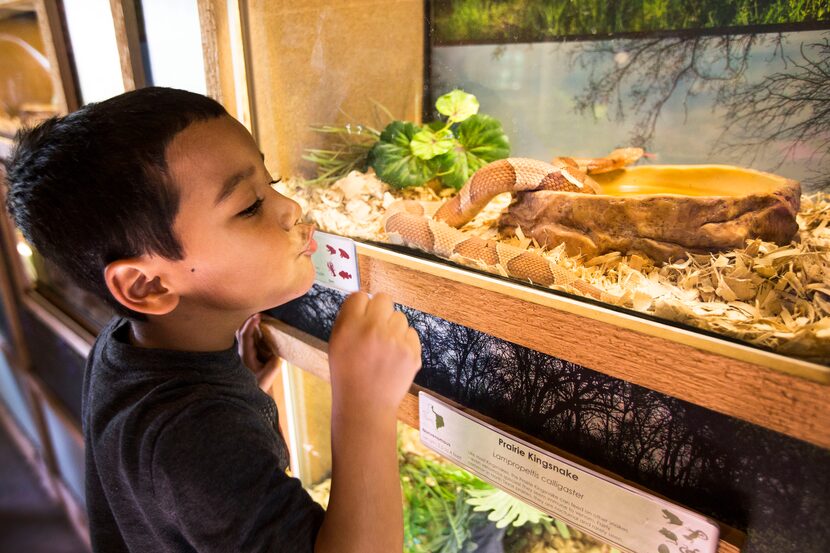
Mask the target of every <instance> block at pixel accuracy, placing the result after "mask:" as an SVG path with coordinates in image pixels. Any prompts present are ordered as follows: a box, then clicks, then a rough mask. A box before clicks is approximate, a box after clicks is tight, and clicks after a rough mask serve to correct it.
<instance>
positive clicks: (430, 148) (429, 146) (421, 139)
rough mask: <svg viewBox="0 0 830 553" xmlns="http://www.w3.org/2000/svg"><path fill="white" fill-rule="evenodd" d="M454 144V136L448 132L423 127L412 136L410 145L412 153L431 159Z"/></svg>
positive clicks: (448, 149) (447, 150)
mask: <svg viewBox="0 0 830 553" xmlns="http://www.w3.org/2000/svg"><path fill="white" fill-rule="evenodd" d="M455 145H456V141H455V138H453V136H452V134H451V133H450V132H444V133H439V132H435V131H433V130H432V129H430V128H425V129H422V130H420V131H418V132H417V133H415V136H413V137H412V142H411V144H410V147H411V148H412V153H413V154H415V155H416V156H417V157H419V158H421V159H432V158H434V157H435V156H440V155H441V154H446V153H447V152H449V151H450V150H452V148H453V146H455Z"/></svg>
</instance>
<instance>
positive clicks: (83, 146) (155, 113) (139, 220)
mask: <svg viewBox="0 0 830 553" xmlns="http://www.w3.org/2000/svg"><path fill="white" fill-rule="evenodd" d="M226 114H227V112H226V111H225V109H224V108H223V107H222V106H221V104H219V103H217V102H216V101H214V100H212V99H210V98H207V97H205V96H202V95H200V94H195V93H192V92H187V91H184V90H176V89H172V88H160V87H150V88H142V89H139V90H134V91H131V92H127V93H125V94H121V95H119V96H116V97H114V98H111V99H109V100H105V101H103V102H99V103H93V104H89V105H86V106H84V107H83V108H81V109H79V110H78V111H76V112H73V113H70V114H69V115H66V116H64V117H53V118H51V119H49V120H47V121H45V122H43V123H41V124H40V125H38V126H36V127H34V128H33V129H28V130H22V131H20V132H18V134H17V137H16V146H15V149H14V151H13V153H12V156H11V158H10V159H9V161H8V163H7V181H8V194H7V197H6V207H7V208H8V210H9V213H10V214H11V215H12V217H13V219H14V221H15V223H16V224H17V226H18V227H19V228H20V230H21V231H22V232H23V236H24V237H25V238H26V240H28V241H29V243H31V244H32V245H33V246H34V247H35V249H37V251H38V252H39V253H40V254H41V255H43V256H44V257H46V258H48V259H50V260H51V261H53V262H54V263H55V264H56V265H57V266H58V267H59V268H61V269H63V270H64V271H65V272H66V273H67V274H69V276H70V277H72V278H73V279H74V280H75V281H76V282H77V283H78V284H79V285H80V286H82V287H83V288H85V289H87V290H89V291H91V292H93V293H94V294H96V295H98V296H99V297H101V298H103V299H104V300H106V301H107V302H108V303H109V304H110V305H112V306H113V307H114V308H115V309H116V310H117V311H118V312H119V313H121V314H124V315H127V316H130V317H133V318H142V317H141V316H140V315H139V314H137V313H134V312H132V311H131V310H129V309H127V308H126V307H124V306H122V305H121V304H120V303H118V302H117V301H116V300H115V298H113V297H112V295H111V294H110V292H109V290H108V289H107V285H106V283H105V281H104V268H105V267H106V266H107V265H108V264H109V263H111V262H113V261H116V260H118V259H127V258H130V257H135V256H139V255H142V254H155V255H160V256H163V257H166V258H168V259H181V258H182V257H183V254H184V252H183V249H182V245H181V242H180V241H179V239H178V237H177V236H176V235H175V233H174V231H173V222H174V219H175V217H176V214H177V212H178V208H179V190H178V189H177V187H176V186H175V185H174V183H173V182H172V179H171V178H170V176H169V174H168V171H167V163H166V161H165V155H164V154H165V149H166V148H167V145H168V144H169V143H170V141H171V140H172V138H173V137H174V136H175V135H176V134H177V133H179V132H181V131H182V130H184V129H185V128H186V127H187V126H188V125H190V124H191V123H194V122H196V121H205V120H209V119H214V118H217V117H220V116H222V115H226Z"/></svg>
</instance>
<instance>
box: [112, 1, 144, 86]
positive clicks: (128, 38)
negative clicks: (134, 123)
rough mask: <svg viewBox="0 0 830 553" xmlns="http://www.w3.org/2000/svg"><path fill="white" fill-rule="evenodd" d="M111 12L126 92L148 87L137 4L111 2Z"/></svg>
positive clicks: (131, 2) (132, 2)
mask: <svg viewBox="0 0 830 553" xmlns="http://www.w3.org/2000/svg"><path fill="white" fill-rule="evenodd" d="M110 10H112V22H113V26H114V28H115V42H116V44H117V45H118V59H119V61H120V62H121V78H122V79H123V81H124V90H125V91H130V90H135V89H136V88H143V87H145V86H146V85H147V78H146V76H145V72H144V60H143V59H142V57H141V41H140V40H139V36H138V15H137V14H136V10H135V2H134V1H133V0H110Z"/></svg>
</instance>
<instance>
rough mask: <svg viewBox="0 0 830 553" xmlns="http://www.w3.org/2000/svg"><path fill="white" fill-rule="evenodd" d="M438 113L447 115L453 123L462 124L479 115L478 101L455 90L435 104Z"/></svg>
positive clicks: (461, 91) (470, 95)
mask: <svg viewBox="0 0 830 553" xmlns="http://www.w3.org/2000/svg"><path fill="white" fill-rule="evenodd" d="M435 109H437V110H438V113H440V114H442V115H446V116H447V117H448V118H449V120H450V121H451V122H453V123H460V122H461V121H464V120H465V119H467V118H468V117H470V116H472V115H475V114H476V113H478V99H477V98H476V97H475V96H473V95H472V94H468V93H466V92H464V91H463V90H459V89H455V90H453V91H452V92H448V93H447V94H444V95H443V96H441V97H440V98H438V100H436V102H435Z"/></svg>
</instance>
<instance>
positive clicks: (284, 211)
mask: <svg viewBox="0 0 830 553" xmlns="http://www.w3.org/2000/svg"><path fill="white" fill-rule="evenodd" d="M283 198H284V200H283V202H284V206H280V207H281V209H280V212H279V223H280V226H281V227H282V228H284V229H285V230H291V229H292V228H294V225H295V224H297V222H298V221H299V220H300V217H301V216H302V214H303V213H302V209H301V208H300V204H298V203H297V202H295V201H294V200H292V199H290V198H285V197H283ZM281 199H282V198H281Z"/></svg>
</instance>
